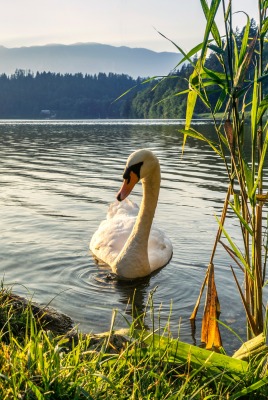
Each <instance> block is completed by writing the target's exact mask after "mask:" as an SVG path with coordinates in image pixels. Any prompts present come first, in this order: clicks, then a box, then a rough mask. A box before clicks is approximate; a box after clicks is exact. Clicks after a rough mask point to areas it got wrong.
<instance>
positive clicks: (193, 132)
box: [179, 128, 222, 157]
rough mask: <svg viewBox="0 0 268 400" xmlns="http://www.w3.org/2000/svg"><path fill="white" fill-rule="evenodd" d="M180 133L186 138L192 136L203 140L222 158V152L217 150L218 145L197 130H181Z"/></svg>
mask: <svg viewBox="0 0 268 400" xmlns="http://www.w3.org/2000/svg"><path fill="white" fill-rule="evenodd" d="M179 132H180V133H182V134H183V135H185V136H191V137H193V138H196V139H199V140H202V141H204V142H206V143H207V144H208V145H209V146H210V147H211V148H212V149H213V150H214V151H215V153H217V154H218V155H219V156H220V157H222V153H221V151H220V150H219V149H218V148H217V143H215V142H213V141H211V140H209V139H208V138H206V137H205V136H204V135H203V134H202V133H200V132H197V131H196V130H195V129H193V128H190V129H179Z"/></svg>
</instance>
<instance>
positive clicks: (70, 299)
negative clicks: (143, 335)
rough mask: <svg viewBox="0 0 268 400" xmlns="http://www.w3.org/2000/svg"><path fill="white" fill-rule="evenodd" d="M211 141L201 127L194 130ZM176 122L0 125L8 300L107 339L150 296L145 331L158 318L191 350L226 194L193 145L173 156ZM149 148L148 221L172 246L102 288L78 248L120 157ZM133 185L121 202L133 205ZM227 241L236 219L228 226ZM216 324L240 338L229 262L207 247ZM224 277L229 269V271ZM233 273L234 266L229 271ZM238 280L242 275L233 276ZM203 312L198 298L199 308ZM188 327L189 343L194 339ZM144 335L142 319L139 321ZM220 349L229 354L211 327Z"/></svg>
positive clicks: (114, 178)
mask: <svg viewBox="0 0 268 400" xmlns="http://www.w3.org/2000/svg"><path fill="white" fill-rule="evenodd" d="M195 124H196V125H197V126H196V128H197V129H199V130H200V131H202V132H207V133H208V134H211V132H212V129H213V128H212V126H211V125H210V124H209V123H207V122H206V121H196V122H195ZM183 126H184V125H183V121H174V120H171V121H161V120H156V121H132V120H129V121H122V120H120V121H109V120H104V121H102V120H94V121H1V122H0V157H1V175H0V180H1V192H0V202H1V207H0V214H1V215H0V218H1V238H0V246H1V254H0V278H1V279H2V280H3V281H4V284H5V285H11V287H12V289H13V292H14V293H17V294H20V295H23V296H26V297H27V298H30V299H33V300H34V301H36V302H38V303H40V304H49V305H50V306H52V307H54V308H56V309H57V310H59V311H61V312H63V313H66V314H67V315H69V316H70V317H71V318H72V319H73V320H74V322H75V324H77V325H78V327H79V329H80V330H82V331H84V332H94V333H98V332H104V331H107V330H109V327H110V321H111V316H112V310H113V309H117V310H118V315H117V318H116V324H115V327H116V328H121V327H126V320H131V313H132V311H131V308H132V304H133V306H134V307H135V309H136V311H137V312H138V313H139V312H142V311H144V309H145V308H146V305H147V303H148V296H149V294H150V293H151V292H152V291H154V294H153V302H154V308H155V314H156V317H155V318H156V321H157V324H158V323H159V321H158V315H160V324H161V325H162V326H164V325H165V324H166V323H167V321H168V320H169V328H170V330H171V331H172V333H173V334H174V336H176V335H177V334H178V332H179V337H180V339H181V340H183V341H186V342H189V343H192V342H193V341H194V339H193V338H192V333H191V328H190V323H189V316H190V315H191V312H192V310H193V307H194V305H195V302H196V299H197V297H198V294H199V290H200V286H201V284H202V282H203V279H204V277H205V272H206V268H207V265H208V263H209V259H210V254H211V251H212V247H213V243H214V238H215V235H216V232H217V228H218V226H217V222H216V219H215V215H217V216H220V214H221V208H222V204H223V200H224V198H225V194H226V190H227V181H226V179H225V169H224V166H223V164H222V162H221V160H220V159H219V157H217V156H216V155H215V154H214V153H213V151H212V150H211V149H210V148H209V147H208V146H207V145H206V144H204V143H203V142H199V141H197V140H194V139H191V138H189V139H188V140H187V142H186V147H185V150H184V154H183V155H182V135H181V134H180V133H178V129H179V128H183ZM143 147H146V148H150V149H151V150H152V151H154V152H155V153H156V155H157V156H158V157H159V160H160V163H161V169H162V181H161V190H160V197H159V202H158V207H157V211H156V215H155V221H156V223H157V225H158V226H159V227H160V228H162V229H163V230H165V232H166V233H167V234H168V236H169V237H170V238H171V240H172V243H173V248H174V254H173V258H172V260H171V262H170V263H169V264H168V265H167V266H166V267H165V268H163V269H162V270H161V271H159V272H158V273H157V274H156V275H154V276H151V277H149V278H147V279H144V280H143V281H142V282H131V283H129V282H118V281H115V280H110V279H108V278H107V274H108V272H109V270H107V268H105V267H101V266H98V265H96V264H95V262H94V260H93V257H92V256H91V254H90V252H89V242H90V239H91V236H92V235H93V233H94V231H95V230H96V229H97V227H98V225H99V223H100V222H101V220H103V219H104V218H105V216H106V212H107V209H108V206H109V204H110V203H111V202H114V201H115V196H116V193H117V191H118V190H119V188H120V186H121V183H122V174H123V171H124V166H125V162H126V159H127V158H128V156H129V154H130V153H131V152H132V151H134V150H136V149H138V148H143ZM141 194H142V192H141V185H140V184H139V185H137V186H136V187H135V189H134V191H133V193H132V194H131V196H130V199H131V200H132V201H135V202H136V203H138V204H139V203H140V200H141ZM226 226H227V228H228V230H229V232H230V233H231V235H232V237H236V236H237V235H238V226H237V221H235V220H234V219H232V218H231V217H230V216H229V217H228V218H227V225H226ZM214 263H215V271H216V285H217V290H218V295H219V299H220V303H221V320H222V321H223V322H224V323H226V324H228V325H229V326H230V327H231V328H232V329H234V330H235V331H236V333H237V334H239V335H241V336H242V338H243V339H245V327H244V323H245V316H244V311H243V307H242V304H241V301H240V298H239V295H238V291H237V288H236V285H235V283H234V280H233V277H232V273H231V270H230V264H233V262H232V260H231V259H230V257H229V256H228V255H227V254H226V253H225V252H224V250H223V249H222V248H220V247H219V248H218V250H217V253H216V257H215V260H214ZM234 267H235V266H234ZM236 269H237V268H236ZM237 273H238V276H239V277H240V280H241V281H242V277H241V273H240V272H239V271H237ZM202 304H204V296H203V302H202ZM202 313H203V307H201V308H200V311H199V314H198V318H197V333H196V341H197V343H199V341H200V337H199V336H200V321H201V318H202ZM145 322H146V324H147V325H148V327H151V326H152V318H151V315H150V313H148V315H147V317H146V321H145ZM221 333H222V336H223V339H224V345H225V346H226V347H227V349H234V348H237V347H239V341H238V340H237V339H236V337H235V335H234V334H232V333H230V332H229V331H228V330H227V329H226V328H221Z"/></svg>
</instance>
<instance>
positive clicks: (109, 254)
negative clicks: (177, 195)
mask: <svg viewBox="0 0 268 400" xmlns="http://www.w3.org/2000/svg"><path fill="white" fill-rule="evenodd" d="M123 178H124V181H123V184H122V187H121V189H120V190H119V192H118V194H117V200H118V201H117V202H115V203H113V204H111V205H110V207H109V210H108V214H107V218H106V220H104V221H102V222H101V224H100V226H99V228H98V230H97V231H96V232H95V233H94V235H93V237H92V239H91V242H90V250H91V251H92V253H93V254H94V256H95V257H96V258H97V259H98V260H101V261H102V262H104V263H105V264H108V265H109V266H110V267H111V269H112V272H113V273H115V274H117V275H118V277H119V278H125V279H133V278H141V277H144V276H146V275H149V274H151V273H152V272H153V271H155V270H157V269H158V268H161V267H163V266H165V265H166V264H167V263H168V262H169V261H170V259H171V257H172V244H171V241H170V240H169V239H168V238H167V237H166V236H165V234H164V233H163V232H162V231H160V230H159V229H157V228H156V227H155V226H154V224H152V222H153V218H154V213H155V209H156V206H157V201H158V195H159V189H160V166H159V161H158V159H157V157H156V156H155V155H154V154H153V153H152V152H151V151H150V150H146V149H142V150H137V151H135V152H134V153H132V154H131V155H130V156H129V158H128V160H127V163H126V168H125V171H124V174H123ZM139 180H141V182H142V185H143V197H142V202H141V206H140V210H139V208H138V206H137V205H136V204H134V203H132V202H131V201H130V200H128V199H126V197H127V196H128V195H129V193H130V192H131V190H132V189H133V187H134V186H135V184H136V183H137V182H138V181H139ZM124 199H126V200H125V201H122V200H124ZM121 201H122V203H121Z"/></svg>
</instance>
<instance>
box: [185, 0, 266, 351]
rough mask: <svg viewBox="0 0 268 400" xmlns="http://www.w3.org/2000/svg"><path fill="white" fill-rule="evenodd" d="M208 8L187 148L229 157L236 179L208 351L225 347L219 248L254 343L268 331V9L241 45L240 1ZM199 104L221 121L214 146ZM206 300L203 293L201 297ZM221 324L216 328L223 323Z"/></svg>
mask: <svg viewBox="0 0 268 400" xmlns="http://www.w3.org/2000/svg"><path fill="white" fill-rule="evenodd" d="M200 2H201V5H202V8H203V11H204V15H205V17H206V21H207V24H206V29H205V33H204V39H203V42H202V43H201V44H200V45H198V46H196V47H195V48H194V49H193V50H191V51H190V52H189V53H188V54H185V53H184V59H183V60H182V61H185V60H188V61H190V62H191V63H192V64H193V66H194V71H193V73H192V75H191V76H190V78H189V90H188V101H187V111H186V123H185V129H183V130H181V132H182V133H183V135H184V144H185V142H186V139H187V136H193V137H195V138H198V139H200V140H202V141H205V142H206V143H207V144H208V145H209V146H211V148H212V149H213V150H214V151H215V152H216V153H217V154H218V155H219V157H221V159H222V161H223V163H224V165H225V169H226V174H227V177H228V179H229V186H228V189H227V196H226V199H225V201H224V205H223V211H222V215H221V218H220V219H218V223H219V230H218V233H217V237H216V239H215V245H214V248H213V251H212V255H211V259H210V262H209V267H208V272H207V275H206V277H205V283H206V284H207V285H208V290H207V299H206V306H205V311H204V317H203V329H202V337H203V339H204V341H205V342H206V343H207V345H208V347H213V345H214V346H216V347H220V346H221V340H220V336H219V330H218V326H216V327H215V326H214V327H213V329H214V331H213V332H212V334H211V331H212V329H211V323H212V322H211V321H215V320H216V319H217V318H218V316H219V302H218V296H217V291H216V285H215V282H214V264H213V260H214V255H215V252H216V248H217V246H218V244H219V243H220V244H221V245H222V246H223V247H224V249H225V250H226V251H227V253H228V254H229V255H230V261H231V264H232V265H231V270H232V273H233V276H234V280H235V282H236V285H237V288H238V291H239V293H240V296H241V300H242V303H243V306H244V308H245V312H246V317H247V335H248V338H251V337H254V336H257V335H259V334H260V333H262V332H263V330H264V328H265V326H264V313H265V307H264V305H263V288H264V286H265V284H266V283H267V281H266V260H267V235H266V239H265V229H266V228H263V226H262V225H263V220H264V216H263V205H264V203H265V202H266V201H267V198H268V195H267V194H266V193H263V168H264V161H265V157H266V153H267V144H268V131H267V121H265V120H264V115H265V113H266V111H267V107H268V95H267V94H265V93H264V92H263V83H264V82H265V81H266V80H267V78H268V74H267V71H266V70H265V67H264V59H263V48H264V43H265V40H266V36H267V30H268V24H267V9H268V3H267V1H264V0H258V1H257V0H256V7H259V22H258V30H257V33H256V35H255V36H254V37H252V36H251V35H250V31H251V29H250V28H251V20H250V17H249V16H248V15H246V14H245V13H244V15H245V21H246V23H245V27H244V29H243V31H242V32H243V34H242V40H241V41H238V37H237V35H236V34H235V31H234V29H233V21H232V15H233V14H232V5H233V1H232V0H230V1H228V2H226V1H225V0H212V1H211V2H210V5H208V3H207V1H206V0H200ZM220 12H221V14H222V15H223V22H224V26H225V32H224V35H223V36H221V34H220V32H219V29H218V27H217V25H216V22H215V18H216V16H217V14H219V13H220ZM209 50H210V51H211V50H212V51H213V52H214V55H215V63H216V64H215V65H216V67H215V70H211V69H208V68H207V67H206V60H207V58H206V57H207V54H208V51H209ZM198 52H199V53H198ZM197 54H199V55H198V57H197ZM193 55H196V58H195V61H192V59H191V57H192V56H193ZM252 65H254V72H253V74H252V76H250V74H249V67H250V66H252ZM211 91H213V92H214V93H215V91H216V92H217V94H218V95H217V101H216V102H215V103H213V104H212V102H211V100H210V92H211ZM197 99H199V100H201V101H202V102H203V103H204V104H205V105H206V106H207V108H208V111H209V112H210V115H211V117H212V119H213V121H214V127H215V140H214V141H212V140H211V139H208V138H207V137H206V136H205V135H204V134H202V133H200V132H198V131H196V130H195V129H194V128H192V126H191V122H192V118H193V113H194V109H195V105H196V101H197ZM219 111H221V120H220V122H218V119H217V118H218V117H219V114H218V113H219ZM246 115H247V116H249V120H250V127H251V134H250V138H248V137H246V135H245V121H246ZM249 143H250V147H251V151H250V157H249V158H248V157H246V155H245V154H246V151H245V146H249ZM228 212H229V213H233V214H234V216H235V217H236V218H237V219H238V221H239V224H240V228H241V241H240V242H239V244H237V243H235V242H234V240H233V239H232V235H231V233H230V232H227V230H226V229H225V226H224V223H225V217H226V214H227V213H228ZM222 236H224V237H225V240H223V239H222ZM264 239H265V240H264ZM236 268H239V269H241V270H242V271H243V274H244V289H243V288H242V285H241V283H240V282H239V279H238V278H237V273H236ZM209 276H212V277H213V279H212V280H211V281H212V282H213V284H214V286H213V288H211V286H210V285H211V284H210V283H209V279H208V277H209ZM201 295H202V290H201V293H200V296H199V297H201ZM211 304H212V305H213V307H212V306H211ZM198 306H199V302H197V304H196V308H195V310H194V312H193V314H192V316H191V318H192V319H193V320H194V319H195V315H196V312H197V310H198ZM208 321H210V325H209V323H208ZM213 323H214V325H215V322H213ZM208 343H209V344H208Z"/></svg>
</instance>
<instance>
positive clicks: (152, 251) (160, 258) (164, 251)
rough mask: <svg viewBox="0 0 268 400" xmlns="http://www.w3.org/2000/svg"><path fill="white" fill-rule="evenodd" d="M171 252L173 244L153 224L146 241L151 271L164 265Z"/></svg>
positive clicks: (168, 259)
mask: <svg viewBox="0 0 268 400" xmlns="http://www.w3.org/2000/svg"><path fill="white" fill-rule="evenodd" d="M172 253H173V246H172V243H171V241H170V239H169V238H168V237H167V236H166V234H165V233H164V232H163V231H162V230H161V229H159V228H157V227H156V226H155V225H154V224H153V226H152V229H151V232H150V237H149V242H148V256H149V262H150V267H151V271H155V270H156V269H158V268H161V267H164V266H165V265H166V264H167V263H168V262H169V261H170V259H171V257H172Z"/></svg>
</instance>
